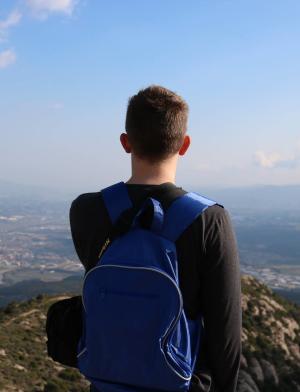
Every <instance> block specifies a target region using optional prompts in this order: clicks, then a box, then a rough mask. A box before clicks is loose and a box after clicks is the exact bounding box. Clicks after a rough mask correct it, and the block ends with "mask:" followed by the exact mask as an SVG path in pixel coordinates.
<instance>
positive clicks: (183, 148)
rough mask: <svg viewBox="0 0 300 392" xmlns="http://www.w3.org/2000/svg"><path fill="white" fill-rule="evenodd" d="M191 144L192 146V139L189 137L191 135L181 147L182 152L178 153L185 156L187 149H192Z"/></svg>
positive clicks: (186, 136) (185, 138) (185, 137)
mask: <svg viewBox="0 0 300 392" xmlns="http://www.w3.org/2000/svg"><path fill="white" fill-rule="evenodd" d="M190 144H191V138H190V137H189V135H185V136H184V139H183V143H182V146H181V147H180V150H179V152H178V153H179V155H184V154H185V153H186V151H187V149H188V148H189V147H190Z"/></svg>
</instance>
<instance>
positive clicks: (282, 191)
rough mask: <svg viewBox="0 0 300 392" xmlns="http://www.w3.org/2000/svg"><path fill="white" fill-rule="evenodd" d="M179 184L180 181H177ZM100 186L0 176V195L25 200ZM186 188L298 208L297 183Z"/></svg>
mask: <svg viewBox="0 0 300 392" xmlns="http://www.w3.org/2000/svg"><path fill="white" fill-rule="evenodd" d="M178 185H179V186H180V185H181V184H179V183H178ZM102 188H103V184H99V186H97V189H86V188H84V189H83V188H82V189H81V188H80V187H78V190H70V191H67V190H62V189H59V188H57V189H56V188H55V187H51V185H49V187H46V186H38V185H28V184H18V183H14V182H12V181H6V180H3V179H1V178H0V199H1V198H6V199H9V198H19V199H20V198H21V199H22V198H24V199H26V200H28V199H29V200H30V199H31V200H47V201H64V202H66V201H69V202H70V201H71V200H73V199H74V198H75V197H76V196H77V195H78V194H80V193H85V192H97V191H98V190H100V189H102ZM187 190H190V191H196V192H199V193H200V194H202V195H204V196H207V197H210V198H213V199H215V200H217V201H219V202H220V203H221V204H222V203H223V204H224V205H225V206H226V207H228V208H230V209H231V208H238V209H249V208H251V207H255V209H267V210H270V209H281V210H285V209H288V210H293V209H296V210H300V203H299V200H300V184H295V185H253V186H242V187H238V186H237V187H235V186H233V187H220V188H218V184H216V185H215V186H205V185H203V186H201V185H198V186H197V185H191V186H187Z"/></svg>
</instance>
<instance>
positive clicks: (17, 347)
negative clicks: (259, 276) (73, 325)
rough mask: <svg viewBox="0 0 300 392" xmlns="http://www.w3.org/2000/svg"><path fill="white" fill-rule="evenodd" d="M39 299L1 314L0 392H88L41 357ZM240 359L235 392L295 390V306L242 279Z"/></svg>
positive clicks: (44, 301) (43, 307)
mask: <svg viewBox="0 0 300 392" xmlns="http://www.w3.org/2000/svg"><path fill="white" fill-rule="evenodd" d="M62 298H65V297H64V296H61V295H60V296H55V297H54V296H52V297H50V296H44V295H39V296H37V297H36V298H34V299H32V300H30V301H27V302H21V303H12V304H10V305H8V306H7V307H6V308H3V309H2V310H1V311H0V392H9V391H16V392H17V391H18V392H38V391H48V392H67V391H68V392H88V390H89V388H88V384H87V383H86V381H85V380H84V379H83V378H82V377H81V375H80V374H79V373H78V372H77V371H76V370H75V369H73V368H67V367H65V366H62V365H60V364H58V363H56V362H54V361H52V360H51V359H50V358H48V357H47V355H46V344H45V342H46V336H45V333H44V330H45V319H46V316H45V315H46V312H47V309H48V307H49V306H50V304H51V303H53V302H55V301H58V300H59V299H62ZM243 323H244V328H243V358H242V364H241V371H240V379H239V385H238V392H271V391H276V392H277V391H278V392H279V391H280V392H287V391H288V392H294V391H300V307H297V306H296V305H293V304H292V303H290V302H288V301H286V300H284V299H282V298H281V297H279V296H278V295H276V294H274V293H273V292H272V291H271V290H269V289H268V288H267V287H266V286H264V285H262V284H261V283H259V282H258V281H257V280H255V279H253V278H251V277H248V276H246V277H244V278H243Z"/></svg>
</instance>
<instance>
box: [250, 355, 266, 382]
mask: <svg viewBox="0 0 300 392" xmlns="http://www.w3.org/2000/svg"><path fill="white" fill-rule="evenodd" d="M249 371H250V373H251V374H252V376H253V377H254V378H255V379H256V380H257V381H261V382H264V373H263V371H262V368H261V366H260V364H259V362H258V360H257V359H256V358H255V357H252V358H250V360H249Z"/></svg>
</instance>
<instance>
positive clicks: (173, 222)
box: [161, 192, 217, 242]
mask: <svg viewBox="0 0 300 392" xmlns="http://www.w3.org/2000/svg"><path fill="white" fill-rule="evenodd" d="M215 204H217V202H216V201H214V200H210V199H207V198H206V197H204V196H201V195H198V194H197V193H194V192H189V193H186V194H185V195H183V196H181V197H179V198H177V199H176V200H175V201H174V202H173V203H172V204H171V206H170V207H169V208H168V210H167V212H166V214H165V220H164V226H163V230H162V233H161V234H162V235H163V236H164V237H166V238H168V239H170V240H171V241H173V242H175V241H176V240H177V239H178V238H179V236H180V235H181V234H182V233H183V232H184V230H185V229H187V228H188V226H189V225H190V224H192V222H193V221H194V220H195V219H196V218H197V217H198V216H199V215H200V214H201V213H202V212H203V211H205V210H206V209H207V208H208V207H210V206H213V205H215Z"/></svg>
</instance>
